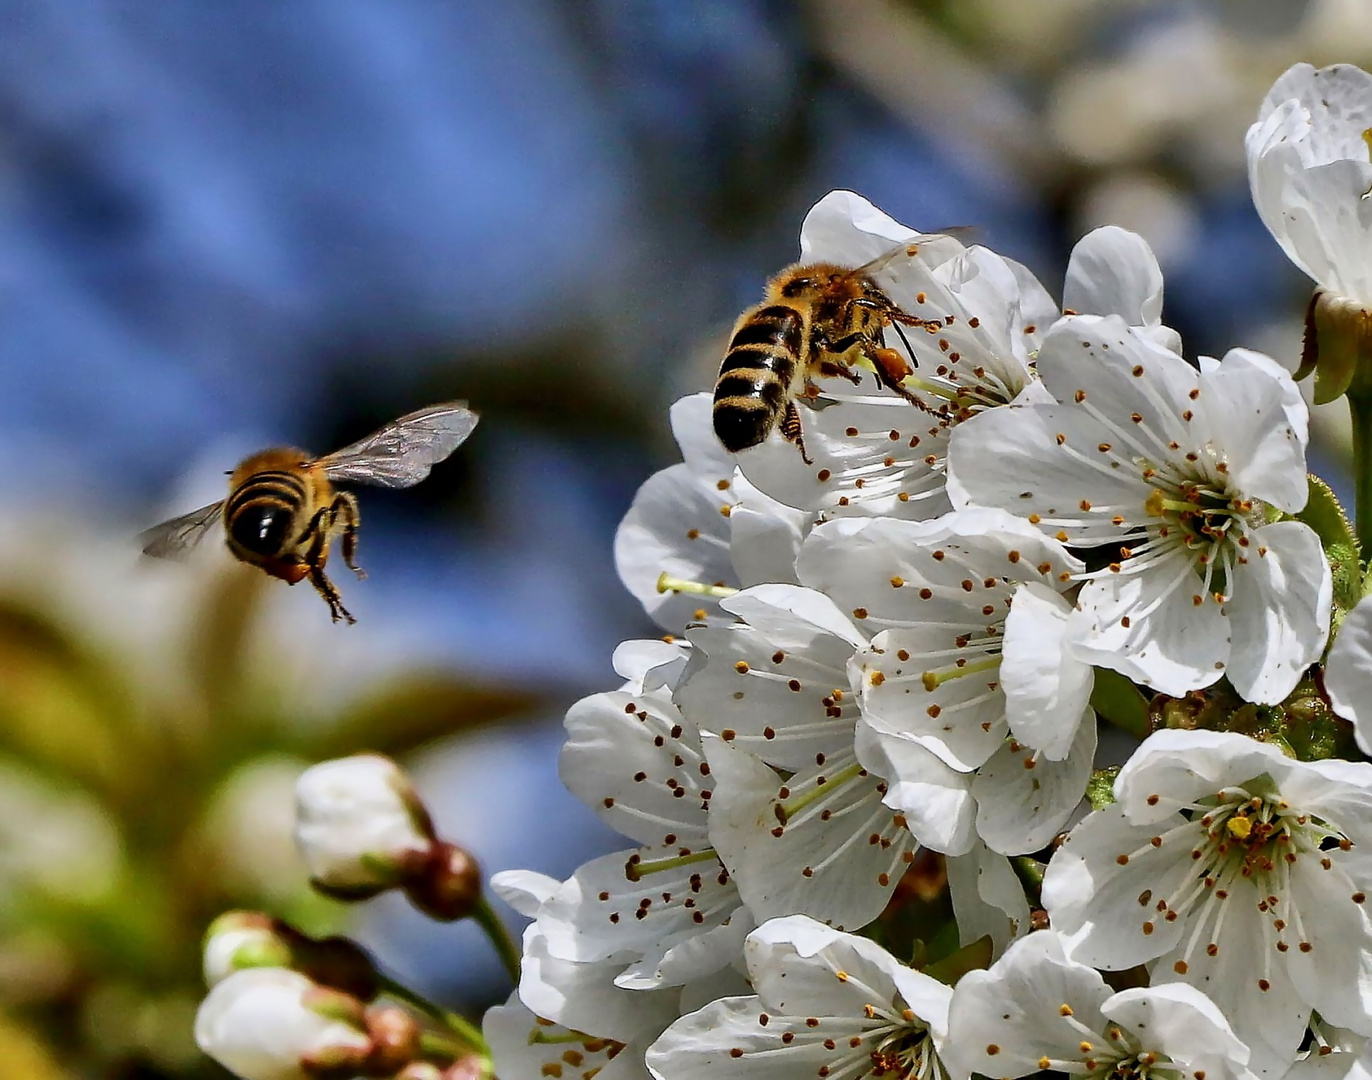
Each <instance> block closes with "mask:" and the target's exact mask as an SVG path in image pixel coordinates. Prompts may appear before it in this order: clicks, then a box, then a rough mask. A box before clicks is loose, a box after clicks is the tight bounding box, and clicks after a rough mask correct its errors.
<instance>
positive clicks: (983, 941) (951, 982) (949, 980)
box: [924, 934, 992, 986]
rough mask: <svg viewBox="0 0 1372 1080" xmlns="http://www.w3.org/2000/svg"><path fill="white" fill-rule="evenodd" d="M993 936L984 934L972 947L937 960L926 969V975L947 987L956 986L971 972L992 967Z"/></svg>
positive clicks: (964, 947) (966, 946)
mask: <svg viewBox="0 0 1372 1080" xmlns="http://www.w3.org/2000/svg"><path fill="white" fill-rule="evenodd" d="M991 950H992V944H991V935H990V934H983V935H982V936H981V937H979V938H977V940H976V941H974V942H972V943H971V944H970V945H964V946H963V947H962V948H960V949H958V950H957V951H955V952H952V953H950V954H949V955H947V956H945V957H944V958H943V959H942V960H935V961H934V962H933V963H932V964H929V965H928V966H926V967H925V968H924V974H926V975H928V976H929V977H930V978H933V979H937V980H938V981H939V982H941V983H943V984H944V985H945V986H955V985H957V981H958V980H959V979H960V978H962V977H963V976H964V975H966V974H967V973H968V972H969V971H978V970H980V969H982V968H988V967H990V966H991Z"/></svg>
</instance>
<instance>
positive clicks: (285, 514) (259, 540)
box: [229, 503, 294, 555]
mask: <svg viewBox="0 0 1372 1080" xmlns="http://www.w3.org/2000/svg"><path fill="white" fill-rule="evenodd" d="M293 516H294V515H292V514H291V513H290V511H289V510H287V509H286V508H285V507H281V506H271V505H264V504H261V503H257V504H250V505H248V506H245V507H243V508H242V509H241V510H240V511H238V513H236V514H234V517H233V524H232V526H231V527H230V529H229V532H230V534H231V535H232V536H233V539H234V542H235V543H236V544H238V545H239V546H240V547H243V548H246V549H247V550H248V551H252V552H256V553H257V554H258V555H278V554H280V553H281V549H282V548H283V547H284V546H285V544H286V539H287V536H288V535H289V532H290V527H291V520H292V517H293Z"/></svg>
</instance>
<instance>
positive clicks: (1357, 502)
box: [1348, 394, 1372, 560]
mask: <svg viewBox="0 0 1372 1080" xmlns="http://www.w3.org/2000/svg"><path fill="white" fill-rule="evenodd" d="M1348 415H1349V416H1350V417H1351V418H1352V420H1353V484H1354V487H1353V497H1354V503H1353V507H1354V515H1355V517H1356V519H1357V532H1358V547H1359V548H1360V549H1361V555H1362V558H1363V559H1364V560H1366V559H1367V558H1368V557H1369V556H1372V394H1369V395H1364V394H1349V395H1348Z"/></svg>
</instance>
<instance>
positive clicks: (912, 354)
mask: <svg viewBox="0 0 1372 1080" xmlns="http://www.w3.org/2000/svg"><path fill="white" fill-rule="evenodd" d="M891 325H892V326H894V327H895V328H896V333H897V334H899V335H900V340H901V341H903V342H905V351H906V352H908V353H909V354H910V363H911V365H913V366H914V367H919V360H918V359H916V357H915V350H914V349H912V348H910V339H909V338H907V337H906V336H905V331H904V330H902V329H901V328H900V323H892V324H891Z"/></svg>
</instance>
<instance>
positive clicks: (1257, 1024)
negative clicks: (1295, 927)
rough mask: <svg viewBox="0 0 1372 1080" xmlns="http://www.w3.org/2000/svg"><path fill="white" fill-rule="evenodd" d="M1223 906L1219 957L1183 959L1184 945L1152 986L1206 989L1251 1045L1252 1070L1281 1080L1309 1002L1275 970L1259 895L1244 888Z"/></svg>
mask: <svg viewBox="0 0 1372 1080" xmlns="http://www.w3.org/2000/svg"><path fill="white" fill-rule="evenodd" d="M1224 905H1225V910H1224V933H1223V938H1222V940H1221V941H1220V942H1219V944H1218V951H1217V952H1216V954H1215V955H1214V956H1211V955H1210V954H1209V952H1208V951H1207V950H1206V949H1205V948H1197V949H1192V950H1191V951H1190V952H1189V953H1187V957H1188V959H1186V960H1184V961H1182V956H1181V953H1182V951H1183V950H1184V948H1185V946H1184V945H1183V946H1182V948H1174V949H1172V950H1169V951H1168V952H1167V953H1165V954H1164V955H1162V956H1160V957H1159V958H1158V959H1157V961H1156V963H1154V964H1152V965H1151V966H1150V971H1151V978H1152V982H1153V984H1154V985H1155V986H1157V985H1158V984H1160V983H1163V982H1164V981H1169V980H1174V979H1180V980H1182V981H1184V982H1186V983H1187V984H1189V985H1191V986H1194V987H1196V988H1197V989H1199V990H1202V991H1203V992H1204V993H1205V995H1206V996H1207V997H1209V998H1210V1000H1211V1001H1212V1002H1214V1004H1215V1006H1216V1007H1217V1008H1218V1009H1219V1011H1220V1012H1221V1013H1222V1014H1223V1016H1224V1018H1225V1019H1226V1020H1227V1021H1228V1022H1229V1026H1230V1028H1231V1029H1232V1030H1233V1032H1234V1034H1235V1035H1236V1036H1237V1037H1238V1038H1239V1039H1241V1040H1242V1041H1243V1042H1244V1043H1246V1044H1247V1045H1248V1048H1249V1051H1250V1055H1249V1061H1248V1065H1249V1068H1250V1069H1252V1070H1253V1072H1255V1073H1257V1074H1258V1075H1259V1076H1261V1077H1268V1078H1271V1077H1278V1076H1281V1074H1282V1073H1283V1072H1284V1071H1285V1070H1286V1068H1287V1066H1289V1065H1290V1064H1291V1062H1292V1061H1293V1060H1294V1059H1295V1056H1296V1048H1297V1047H1298V1046H1299V1045H1300V1042H1301V1039H1302V1037H1303V1036H1304V1034H1305V1026H1306V1022H1307V1020H1308V1019H1309V1017H1310V1003H1309V1002H1308V1001H1304V1000H1302V997H1301V993H1300V991H1299V989H1297V987H1296V986H1295V985H1294V983H1293V982H1292V980H1291V979H1290V978H1289V977H1287V975H1286V972H1285V971H1284V970H1282V969H1281V968H1280V967H1277V966H1276V960H1277V959H1278V958H1277V954H1276V953H1275V952H1274V951H1272V942H1271V939H1270V935H1269V934H1268V933H1265V926H1266V919H1265V917H1264V916H1263V915H1262V914H1261V913H1260V912H1259V911H1258V903H1257V896H1256V893H1255V891H1254V890H1253V889H1252V888H1251V887H1246V886H1242V885H1241V887H1240V888H1238V889H1236V890H1235V892H1234V893H1233V895H1232V896H1231V897H1230V898H1229V900H1227V901H1224ZM1207 936H1217V935H1207ZM1178 961H1182V962H1183V964H1184V973H1179V972H1178V968H1177V966H1176V965H1177V963H1178ZM1274 967H1276V970H1275V971H1274ZM1259 979H1263V980H1265V982H1266V986H1267V988H1266V989H1265V990H1263V989H1260V988H1259V986H1260V984H1259V982H1258V980H1259Z"/></svg>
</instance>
